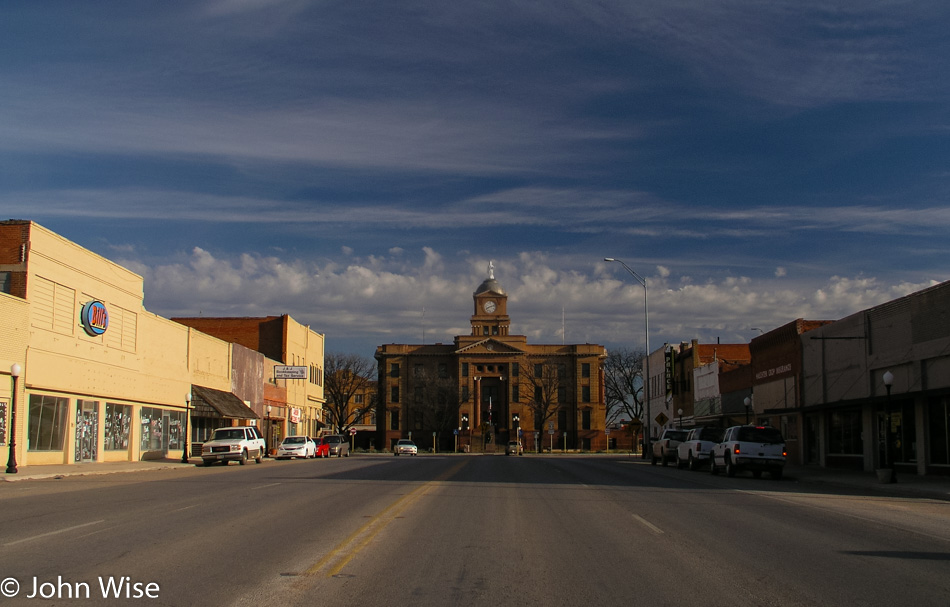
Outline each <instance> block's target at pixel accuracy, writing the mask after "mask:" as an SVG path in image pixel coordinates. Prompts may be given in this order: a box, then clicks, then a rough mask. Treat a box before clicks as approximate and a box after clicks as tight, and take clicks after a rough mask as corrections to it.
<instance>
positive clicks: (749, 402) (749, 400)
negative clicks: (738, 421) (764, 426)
mask: <svg viewBox="0 0 950 607" xmlns="http://www.w3.org/2000/svg"><path fill="white" fill-rule="evenodd" d="M742 403H743V404H744V405H745V423H746V425H747V426H748V425H749V409H750V408H751V406H752V397H751V396H746V397H745V398H743V399H742Z"/></svg>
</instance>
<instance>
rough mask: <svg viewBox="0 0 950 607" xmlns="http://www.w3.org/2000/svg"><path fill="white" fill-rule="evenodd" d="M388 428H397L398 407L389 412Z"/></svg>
mask: <svg viewBox="0 0 950 607" xmlns="http://www.w3.org/2000/svg"><path fill="white" fill-rule="evenodd" d="M389 429H390V430H399V409H393V410H392V411H390V412H389Z"/></svg>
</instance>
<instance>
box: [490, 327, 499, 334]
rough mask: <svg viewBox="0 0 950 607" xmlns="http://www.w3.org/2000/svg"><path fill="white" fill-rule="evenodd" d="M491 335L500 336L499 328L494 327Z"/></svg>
mask: <svg viewBox="0 0 950 607" xmlns="http://www.w3.org/2000/svg"><path fill="white" fill-rule="evenodd" d="M491 334H492V335H498V327H492V328H491Z"/></svg>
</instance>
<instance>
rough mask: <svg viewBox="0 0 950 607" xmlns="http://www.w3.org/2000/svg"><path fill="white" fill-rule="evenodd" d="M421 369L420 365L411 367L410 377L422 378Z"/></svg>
mask: <svg viewBox="0 0 950 607" xmlns="http://www.w3.org/2000/svg"><path fill="white" fill-rule="evenodd" d="M422 374H423V368H422V365H413V366H412V375H413V377H422Z"/></svg>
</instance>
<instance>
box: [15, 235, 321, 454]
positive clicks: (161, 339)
mask: <svg viewBox="0 0 950 607" xmlns="http://www.w3.org/2000/svg"><path fill="white" fill-rule="evenodd" d="M0 291H2V292H0V331H2V334H3V335H4V339H3V340H0V373H3V374H5V375H8V376H9V375H11V369H12V368H13V367H14V365H16V366H18V367H19V371H20V375H19V377H18V378H17V394H16V398H15V399H14V398H13V396H14V395H13V394H12V384H13V381H12V378H11V381H4V382H0V383H2V386H0V409H2V411H0V420H2V424H0V444H2V445H6V446H7V447H8V449H7V451H8V453H9V452H10V451H11V450H10V449H9V447H10V444H11V443H12V442H14V441H15V443H16V447H15V452H14V455H15V457H16V461H17V464H18V465H21V466H25V465H31V466H32V465H41V464H64V463H79V462H104V461H135V460H139V459H146V458H153V457H163V456H167V455H172V454H174V455H175V456H178V455H181V454H182V450H183V449H184V447H185V445H184V438H185V437H184V431H185V424H186V423H188V421H192V416H188V418H187V421H186V411H187V412H192V410H194V413H196V414H197V413H199V412H200V411H204V413H205V415H206V416H207V417H208V418H210V420H211V421H210V422H209V424H210V425H213V426H214V427H217V426H221V425H233V424H258V423H260V418H261V417H262V416H261V415H260V413H258V411H262V410H263V402H262V397H259V396H258V395H259V394H262V393H263V392H264V390H263V386H262V385H263V383H264V380H263V377H262V375H263V372H264V371H263V369H264V368H265V367H266V366H267V364H268V363H267V362H266V359H265V358H264V357H263V356H262V355H260V354H258V353H257V352H252V351H250V350H249V349H246V348H243V347H241V346H238V345H234V344H231V343H228V342H227V341H223V340H221V339H217V338H215V337H212V336H210V335H207V334H204V333H202V332H200V331H197V330H195V329H193V328H190V327H186V326H184V325H182V324H179V323H176V322H173V321H172V320H169V319H166V318H162V317H160V316H157V315H155V314H153V313H151V312H149V311H148V310H146V309H145V308H144V306H143V301H144V297H143V293H144V290H143V279H142V277H141V276H139V275H137V274H135V273H133V272H131V271H129V270H127V269H126V268H123V267H122V266H120V265H118V264H116V263H114V262H111V261H109V260H107V259H104V258H102V257H100V256H99V255H96V254H95V253H92V252H91V251H88V250H86V249H84V248H83V247H81V246H79V245H77V244H76V243H73V242H70V241H69V240H67V239H65V238H63V237H61V236H59V235H57V234H55V233H53V232H51V231H49V230H47V229H46V228H43V227H42V226H40V225H38V224H36V223H33V222H31V221H25V220H9V221H2V222H0ZM292 339H293V340H295V341H296V340H300V339H304V340H305V339H306V337H301V336H300V335H297V334H296V333H294V336H293V338H292ZM320 351H321V353H322V339H321V343H320ZM321 361H322V359H321ZM271 364H272V363H271ZM293 398H297V396H294V397H293ZM189 399H190V400H189ZM14 402H15V403H16V409H15V410H14V408H13V405H14ZM200 417H201V415H197V416H195V417H194V419H195V420H197V419H199V418H200ZM14 419H15V423H14ZM202 429H203V428H202V426H201V425H199V427H198V428H195V426H194V424H190V426H189V434H191V435H192V436H194V437H197V436H199V434H198V433H199V432H200V431H202ZM190 440H193V438H192V439H190ZM176 451H177V452H178V453H175V452H176Z"/></svg>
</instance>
